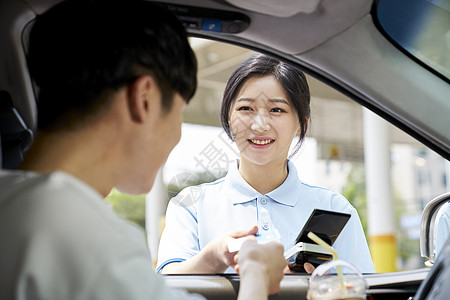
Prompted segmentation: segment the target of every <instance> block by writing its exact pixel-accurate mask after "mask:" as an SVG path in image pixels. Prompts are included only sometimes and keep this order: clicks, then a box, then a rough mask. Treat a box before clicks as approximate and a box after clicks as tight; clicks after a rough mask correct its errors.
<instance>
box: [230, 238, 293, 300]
mask: <svg viewBox="0 0 450 300" xmlns="http://www.w3.org/2000/svg"><path fill="white" fill-rule="evenodd" d="M235 260H236V262H237V263H238V264H237V265H236V266H235V269H236V271H237V272H238V273H239V274H240V275H241V290H242V288H244V287H245V288H244V289H246V288H249V287H248V286H249V285H250V286H251V288H249V289H254V288H256V289H258V290H259V292H261V293H263V292H265V293H266V294H265V295H266V296H267V295H272V294H275V293H277V292H278V291H279V290H280V282H281V280H282V279H283V277H284V272H283V270H284V268H285V267H286V260H285V259H284V256H283V245H281V244H280V243H278V242H269V243H265V244H258V243H257V242H256V240H255V239H249V240H247V241H245V242H244V244H243V245H242V247H241V249H240V251H239V254H238V255H236V257H235ZM243 292H244V291H243ZM253 293H255V291H253ZM239 296H240V297H243V296H242V295H241V293H240V294H239ZM243 298H244V297H243ZM252 298H253V297H252ZM254 299H257V298H256V297H255V298H254Z"/></svg>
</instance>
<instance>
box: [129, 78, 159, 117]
mask: <svg viewBox="0 0 450 300" xmlns="http://www.w3.org/2000/svg"><path fill="white" fill-rule="evenodd" d="M156 96H159V89H158V86H157V84H156V82H155V80H154V79H153V77H151V76H149V75H142V76H140V77H138V78H137V79H136V80H135V81H134V82H133V83H132V84H130V85H129V90H128V107H129V109H130V114H131V118H132V120H133V121H135V122H139V123H143V122H145V121H146V120H147V118H148V116H149V112H150V109H151V108H152V109H153V105H152V104H154V103H155V101H154V100H155V99H154V97H156ZM157 100H160V99H157Z"/></svg>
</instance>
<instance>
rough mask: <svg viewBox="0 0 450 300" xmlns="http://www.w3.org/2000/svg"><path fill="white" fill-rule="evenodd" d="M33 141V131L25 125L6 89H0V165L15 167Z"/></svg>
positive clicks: (9, 167) (8, 167)
mask: <svg viewBox="0 0 450 300" xmlns="http://www.w3.org/2000/svg"><path fill="white" fill-rule="evenodd" d="M32 142H33V131H32V130H31V129H30V128H28V127H27V125H26V124H25V122H24V121H23V119H22V117H21V116H20V114H19V112H18V111H17V109H15V108H14V106H13V101H12V99H11V96H10V94H9V93H8V92H7V91H4V90H1V91H0V146H1V153H0V154H1V155H0V167H1V168H4V169H16V168H17V167H19V165H20V163H21V162H22V161H23V156H24V154H25V152H26V151H27V150H28V148H29V147H30V146H31V143H32Z"/></svg>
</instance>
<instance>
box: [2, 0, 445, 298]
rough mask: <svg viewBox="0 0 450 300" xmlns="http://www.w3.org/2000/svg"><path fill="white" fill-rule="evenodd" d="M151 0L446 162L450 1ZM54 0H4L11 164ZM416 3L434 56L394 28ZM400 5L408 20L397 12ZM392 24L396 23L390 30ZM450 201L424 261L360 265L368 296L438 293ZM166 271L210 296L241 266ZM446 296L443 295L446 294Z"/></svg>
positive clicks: (424, 231)
mask: <svg viewBox="0 0 450 300" xmlns="http://www.w3.org/2000/svg"><path fill="white" fill-rule="evenodd" d="M149 1H152V2H155V3H157V4H158V5H161V6H163V7H166V8H167V9H168V10H170V11H172V12H173V13H174V14H175V15H176V16H177V17H178V18H179V19H180V20H181V21H182V22H183V24H184V26H185V28H186V30H187V32H188V34H189V36H190V37H193V38H201V39H206V40H211V41H215V42H221V43H226V44H231V45H234V46H239V47H242V48H245V49H248V50H251V51H257V52H261V53H265V54H268V55H272V56H274V57H277V58H279V59H280V60H283V61H285V62H288V63H290V64H292V65H294V66H296V67H298V68H300V69H301V70H302V71H304V72H305V73H306V74H307V75H308V76H310V77H311V78H312V79H314V80H317V81H320V82H321V83H323V84H325V85H327V86H329V87H331V88H332V89H334V90H336V91H338V92H339V93H342V94H343V95H345V96H346V97H348V98H349V99H351V101H353V102H355V103H357V104H358V105H361V106H362V107H364V108H365V109H368V110H370V111H371V112H373V113H375V114H376V115H378V116H379V117H381V118H382V119H384V120H385V121H387V122H389V123H390V124H391V125H392V126H395V127H396V128H397V129H398V130H401V131H402V132H403V133H405V134H407V135H408V136H410V137H412V138H414V139H415V140H417V141H418V142H420V143H421V144H423V145H425V146H426V147H428V148H429V149H431V150H432V151H433V152H435V153H436V154H437V155H439V156H440V157H442V158H443V160H445V161H446V162H447V164H448V160H449V159H450V131H449V130H448V128H449V125H450V123H449V121H448V120H449V119H448V115H449V113H450V101H449V100H450V67H449V65H450V48H449V47H450V4H449V2H448V1H439V0H429V1H428V0H427V1H425V0H423V1H419V0H414V1H411V2H408V3H407V4H405V3H406V2H407V1H401V0H391V1H389V0H340V1H334V0H302V1H287V0H284V1H279V0H263V1H246V0H164V1H161V0H159V1H153V0H149ZM57 2H59V0H3V1H1V3H0V36H1V41H2V46H1V47H0V61H1V63H2V66H1V68H0V72H1V73H0V145H1V151H0V166H1V167H2V168H4V169H15V168H17V167H18V166H19V165H20V162H21V161H22V159H23V155H24V153H26V151H27V149H28V148H29V147H30V145H31V143H32V142H33V137H34V135H35V133H36V123H37V122H36V120H37V113H36V104H35V90H34V87H33V83H32V81H31V79H30V77H29V75H28V71H27V66H26V45H27V42H26V40H27V31H28V30H29V28H30V27H31V26H32V21H33V19H34V18H35V17H36V15H38V14H40V13H42V12H44V11H45V10H46V9H48V8H49V7H51V6H52V5H54V4H55V3H57ZM405 6H408V8H405ZM417 11H420V12H421V17H422V18H423V19H424V20H425V19H426V17H428V18H430V19H432V20H437V21H435V22H431V23H432V24H431V25H430V27H429V28H428V29H427V30H425V31H424V32H423V33H422V35H421V37H420V38H421V40H420V41H421V43H422V44H425V45H426V46H427V45H428V46H429V44H430V43H431V44H433V43H434V42H435V41H437V40H438V41H439V42H438V44H436V48H438V50H439V51H438V50H436V53H434V52H432V53H431V55H430V56H426V55H423V53H425V54H426V53H428V52H427V49H426V48H420V49H419V50H417V49H416V48H411V47H405V46H404V44H402V39H401V38H400V39H396V35H395V34H399V36H402V34H403V35H407V33H401V32H400V33H399V30H398V28H399V26H400V24H403V25H404V26H405V27H406V26H414V24H412V23H411V24H410V23H408V20H412V19H415V18H414V17H415V16H416V15H415V14H416V13H417ZM401 13H403V15H401ZM422 14H423V15H422ZM399 15H400V17H399V20H401V21H402V22H405V23H395V22H394V21H392V20H393V18H394V17H396V16H399ZM425 15H426V16H425ZM402 18H403V19H402ZM406 19H408V20H406ZM424 23H425V21H423V22H422V23H421V24H424ZM389 26H392V28H394V29H395V30H397V32H395V30H394V34H393V35H389V33H387V32H386V31H387V30H388V29H389V28H391V27H389ZM400 27H401V26H400ZM431 31H432V32H433V33H431ZM405 40H407V39H406V38H405ZM445 41H446V43H447V44H445ZM433 45H434V44H433ZM418 47H419V46H418ZM424 47H425V46H424ZM439 47H442V49H441V48H439ZM430 51H431V50H430ZM433 51H434V48H433ZM430 57H431V58H430ZM446 180H447V181H450V179H448V178H447V179H446ZM447 186H448V185H447ZM449 201H450V194H449V193H441V195H439V196H437V197H435V198H434V199H432V198H429V199H427V202H428V205H426V207H425V208H424V209H423V213H422V218H421V224H420V252H421V255H422V256H423V257H425V258H426V260H427V266H425V265H423V267H421V268H416V269H412V270H402V271H396V272H388V273H377V274H363V276H364V279H365V280H366V282H367V284H368V289H367V296H368V299H408V297H413V298H414V299H425V298H426V297H427V295H428V293H430V292H431V291H434V293H436V291H435V290H436V289H433V287H434V282H438V280H441V281H442V280H444V279H442V278H448V274H449V271H448V270H449V268H450V263H449V260H448V259H447V260H444V259H442V258H441V259H439V256H437V253H436V251H435V248H436V241H435V235H434V234H435V230H436V222H437V216H438V213H439V210H440V208H441V207H442V206H443V205H444V204H446V203H448V202H449ZM447 245H448V243H447ZM447 248H449V247H447ZM444 252H445V250H444ZM447 252H448V251H447ZM441 256H442V255H441ZM433 264H434V265H433ZM445 271H446V273H445ZM442 274H447V275H445V276H447V277H444V275H442ZM165 279H166V282H167V284H168V285H169V286H172V287H175V288H181V289H186V290H188V291H189V292H193V293H199V294H202V295H203V296H205V297H206V298H207V299H236V297H237V292H238V290H239V276H238V275H232V274H210V275H166V276H165ZM441 281H439V282H441ZM308 288H309V275H306V274H287V275H286V276H285V278H284V279H283V280H282V282H281V291H280V292H279V293H277V294H276V295H273V296H270V299H306V294H307V291H308ZM418 291H420V293H417V292H418ZM416 293H417V296H416ZM430 295H431V294H430ZM435 295H436V294H435ZM415 296H416V297H415ZM440 297H441V298H436V299H445V298H442V295H441V296H440Z"/></svg>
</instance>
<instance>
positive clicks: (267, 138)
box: [229, 75, 300, 165]
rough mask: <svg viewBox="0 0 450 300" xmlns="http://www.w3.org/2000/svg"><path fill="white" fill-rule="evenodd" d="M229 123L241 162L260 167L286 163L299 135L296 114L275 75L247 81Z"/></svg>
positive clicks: (233, 107) (231, 111) (235, 103)
mask: <svg viewBox="0 0 450 300" xmlns="http://www.w3.org/2000/svg"><path fill="white" fill-rule="evenodd" d="M229 124H230V129H231V132H232V134H233V137H234V140H235V142H236V145H237V147H238V149H239V151H240V156H241V160H248V161H249V162H251V163H254V164H257V165H266V164H269V163H272V162H279V163H284V162H285V161H286V159H287V156H288V152H289V147H290V145H291V142H292V140H293V139H294V137H295V135H297V134H299V133H300V123H299V120H298V116H297V112H296V111H295V109H294V107H293V106H292V104H291V102H290V100H289V97H288V94H287V93H286V91H285V89H284V88H283V86H282V85H281V83H280V82H279V81H278V80H277V79H276V78H275V77H274V76H272V75H269V76H264V77H252V78H249V79H247V81H246V82H244V84H243V85H242V87H241V89H240V91H239V93H238V94H237V96H236V98H235V99H234V102H233V103H232V105H231V109H230V114H229Z"/></svg>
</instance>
